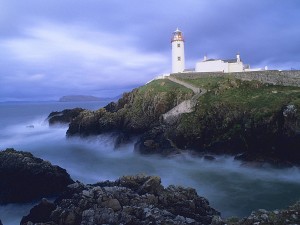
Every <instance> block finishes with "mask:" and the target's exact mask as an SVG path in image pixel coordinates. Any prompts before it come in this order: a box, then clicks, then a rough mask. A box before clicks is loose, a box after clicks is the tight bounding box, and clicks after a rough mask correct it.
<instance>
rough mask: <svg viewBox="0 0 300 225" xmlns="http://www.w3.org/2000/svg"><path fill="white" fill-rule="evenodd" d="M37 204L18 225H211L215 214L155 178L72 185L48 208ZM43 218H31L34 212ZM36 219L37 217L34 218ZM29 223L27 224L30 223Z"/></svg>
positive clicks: (201, 201)
mask: <svg viewBox="0 0 300 225" xmlns="http://www.w3.org/2000/svg"><path fill="white" fill-rule="evenodd" d="M46 205H47V206H45V202H42V203H40V204H39V205H38V206H36V207H35V210H32V211H31V213H30V215H28V216H27V217H24V218H23V220H22V222H21V224H27V225H29V224H32V223H31V222H33V221H35V222H34V223H41V224H46V223H47V224H53V225H55V224H68V225H73V224H74V225H75V224H86V225H87V224H90V225H92V224H124V225H125V224H131V225H135V224H136V225H143V224H194V225H196V224H199V225H200V224H201V225H205V224H211V222H212V219H213V217H214V216H215V215H219V213H218V212H217V211H216V210H214V209H213V208H211V207H210V206H209V203H208V201H207V200H206V199H205V198H202V197H199V196H198V195H197V193H196V191H195V190H194V189H192V188H183V187H177V186H169V187H167V188H164V187H163V186H162V185H161V180H160V178H159V177H154V176H144V175H138V176H124V177H121V178H120V179H118V180H116V181H113V182H112V181H105V182H100V183H96V184H93V185H84V184H82V183H79V182H76V183H74V184H71V185H69V186H68V190H67V191H66V192H65V193H64V194H63V195H62V196H61V197H60V198H59V199H57V200H56V201H55V206H56V208H55V209H54V210H53V211H52V212H51V213H49V209H50V208H51V207H52V205H51V204H50V205H49V203H46ZM43 209H44V211H45V214H44V215H46V217H47V218H43V219H40V220H38V219H36V218H37V217H36V218H34V214H35V213H34V211H36V212H37V211H40V210H42V211H43ZM36 215H37V216H38V214H36ZM30 221H31V222H30Z"/></svg>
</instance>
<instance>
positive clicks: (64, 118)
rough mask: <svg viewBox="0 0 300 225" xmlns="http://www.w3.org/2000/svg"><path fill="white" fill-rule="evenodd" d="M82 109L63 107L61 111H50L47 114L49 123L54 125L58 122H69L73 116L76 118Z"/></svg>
mask: <svg viewBox="0 0 300 225" xmlns="http://www.w3.org/2000/svg"><path fill="white" fill-rule="evenodd" d="M82 111H84V109H82V108H74V109H65V110H63V111H61V112H52V113H50V114H49V116H48V118H47V119H48V121H49V125H54V124H58V123H70V122H71V121H72V120H73V119H74V118H76V117H77V116H78V115H79V114H80V113H81V112H82Z"/></svg>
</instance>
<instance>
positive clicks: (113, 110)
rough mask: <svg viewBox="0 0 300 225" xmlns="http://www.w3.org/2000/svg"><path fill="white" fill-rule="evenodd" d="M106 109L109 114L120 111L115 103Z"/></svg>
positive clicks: (108, 105)
mask: <svg viewBox="0 0 300 225" xmlns="http://www.w3.org/2000/svg"><path fill="white" fill-rule="evenodd" d="M104 109H106V111H107V112H111V113H113V112H117V111H118V104H117V103H115V102H111V103H109V104H107V105H106V106H105V107H104Z"/></svg>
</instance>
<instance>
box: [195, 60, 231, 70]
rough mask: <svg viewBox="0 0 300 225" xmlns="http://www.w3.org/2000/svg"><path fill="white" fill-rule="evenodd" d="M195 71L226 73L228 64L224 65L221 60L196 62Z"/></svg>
mask: <svg viewBox="0 0 300 225" xmlns="http://www.w3.org/2000/svg"><path fill="white" fill-rule="evenodd" d="M195 70H196V72H224V73H228V63H224V62H223V61H222V60H215V61H202V62H197V63H196V68H195Z"/></svg>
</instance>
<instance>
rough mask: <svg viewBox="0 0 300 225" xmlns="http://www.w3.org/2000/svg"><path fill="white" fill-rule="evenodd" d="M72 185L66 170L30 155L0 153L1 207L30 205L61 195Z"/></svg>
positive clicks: (11, 151) (9, 151)
mask: <svg viewBox="0 0 300 225" xmlns="http://www.w3.org/2000/svg"><path fill="white" fill-rule="evenodd" d="M71 183H73V180H72V179H71V178H70V175H69V174H68V173H67V172H66V170H64V169H62V168H60V167H59V166H53V165H51V163H50V162H47V161H44V160H42V159H40V158H36V157H34V156H33V155H32V154H31V153H28V152H22V151H16V150H14V149H6V150H5V151H0V190H1V191H0V203H2V204H3V203H17V202H29V201H32V200H36V199H39V198H42V197H47V196H54V195H58V194H59V193H61V192H62V191H64V190H65V189H66V187H67V185H69V184H71Z"/></svg>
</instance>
